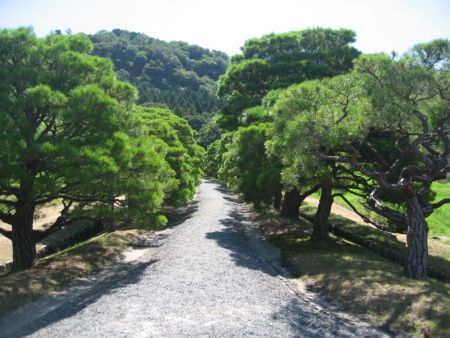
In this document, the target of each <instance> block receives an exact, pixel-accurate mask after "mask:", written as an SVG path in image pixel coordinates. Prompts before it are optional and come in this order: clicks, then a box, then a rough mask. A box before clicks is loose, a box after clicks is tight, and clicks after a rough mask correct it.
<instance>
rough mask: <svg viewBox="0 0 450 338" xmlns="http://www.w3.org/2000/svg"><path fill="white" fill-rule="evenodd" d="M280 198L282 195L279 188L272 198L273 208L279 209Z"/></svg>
mask: <svg viewBox="0 0 450 338" xmlns="http://www.w3.org/2000/svg"><path fill="white" fill-rule="evenodd" d="M281 199H282V195H281V189H280V190H277V192H276V193H275V196H274V198H273V208H274V209H275V210H280V208H281Z"/></svg>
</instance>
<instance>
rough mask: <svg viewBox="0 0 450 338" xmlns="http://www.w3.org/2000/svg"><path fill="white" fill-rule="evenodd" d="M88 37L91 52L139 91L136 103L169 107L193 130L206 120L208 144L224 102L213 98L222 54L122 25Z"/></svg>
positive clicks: (224, 65)
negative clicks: (106, 59) (215, 120)
mask: <svg viewBox="0 0 450 338" xmlns="http://www.w3.org/2000/svg"><path fill="white" fill-rule="evenodd" d="M89 38H90V39H91V41H92V42H93V45H94V49H93V51H92V54H93V55H97V56H101V57H106V58H109V59H111V60H112V61H113V63H114V68H115V71H116V73H117V76H118V79H119V80H120V81H125V82H129V83H131V84H132V85H133V86H135V87H136V88H137V89H138V91H139V98H138V100H137V102H136V103H137V104H139V105H141V106H145V107H156V108H167V109H170V110H172V111H173V112H174V113H175V114H176V115H178V116H180V117H183V118H184V119H186V120H187V121H188V122H189V124H190V126H191V127H192V128H193V129H194V130H196V131H200V130H201V129H202V127H203V126H205V125H207V124H208V123H209V125H207V126H205V127H204V129H203V130H202V132H201V135H202V137H203V140H202V141H201V142H200V143H201V144H202V145H204V146H206V145H207V144H208V143H210V141H209V140H208V139H207V138H208V137H209V135H207V134H208V132H210V133H211V129H214V126H213V123H212V121H211V120H212V117H213V116H214V114H215V113H216V112H217V111H219V110H220V109H221V108H222V107H223V105H224V103H225V100H224V99H219V98H218V97H217V89H218V88H217V81H218V80H219V77H220V76H221V75H223V74H224V73H225V71H226V69H227V67H228V64H229V57H228V56H227V54H225V53H223V52H220V51H215V50H212V51H211V50H209V49H206V48H202V47H200V46H197V45H189V44H188V43H186V42H181V41H171V42H165V41H162V40H158V39H155V38H151V37H149V36H147V35H145V34H143V33H135V32H129V31H126V30H121V29H114V30H113V31H112V32H108V31H100V32H98V33H96V34H94V35H89ZM211 124H212V125H211ZM215 135H216V134H215ZM214 137H217V135H216V136H214Z"/></svg>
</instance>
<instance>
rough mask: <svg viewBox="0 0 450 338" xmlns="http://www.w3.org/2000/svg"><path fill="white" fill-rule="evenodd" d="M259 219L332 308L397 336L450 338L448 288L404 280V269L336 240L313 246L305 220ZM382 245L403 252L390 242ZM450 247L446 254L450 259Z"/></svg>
mask: <svg viewBox="0 0 450 338" xmlns="http://www.w3.org/2000/svg"><path fill="white" fill-rule="evenodd" d="M307 208H309V209H310V211H313V210H312V209H313V207H311V206H308V207H307ZM302 209H303V207H302ZM302 211H303V212H304V211H305V210H302ZM333 217H335V216H333ZM255 218H256V221H257V224H258V226H259V227H260V228H261V229H262V231H263V233H264V234H265V236H266V237H267V238H268V239H269V240H270V241H271V242H272V243H273V244H274V245H275V246H277V247H279V248H280V249H281V251H282V255H283V257H284V258H285V259H286V261H287V262H288V263H289V264H290V266H291V268H292V269H293V271H294V272H295V273H296V274H297V276H298V278H300V279H301V280H303V281H304V282H305V283H306V284H307V286H308V287H309V288H311V290H313V291H317V292H320V293H321V294H323V295H325V296H326V298H327V299H328V300H329V301H330V302H331V303H334V304H335V305H338V306H340V307H341V308H343V309H344V310H346V311H349V312H351V313H353V314H355V315H357V316H360V317H361V318H364V319H369V320H370V321H371V322H373V323H374V324H375V325H377V326H379V327H382V328H384V329H389V330H391V331H393V332H395V333H397V334H398V333H401V332H407V333H409V334H411V335H414V336H417V337H448V336H450V320H449V318H450V285H449V284H445V283H441V282H437V281H434V280H428V281H425V282H424V281H416V280H412V279H408V278H405V277H403V268H402V267H401V266H399V265H396V264H394V263H391V262H390V261H388V260H386V259H383V258H381V257H379V256H377V255H375V254H374V253H372V252H370V251H368V250H366V249H364V248H361V247H359V246H357V245H354V244H352V243H349V242H347V241H345V240H342V239H340V238H337V237H333V238H332V240H331V241H330V242H325V243H322V242H316V241H311V240H310V238H309V237H310V234H311V231H312V226H311V224H310V223H309V222H308V221H306V220H304V219H298V220H292V219H282V218H280V217H278V214H277V213H267V214H259V215H256V216H255ZM372 235H373V236H377V237H380V236H381V235H377V234H375V233H374V234H372ZM381 237H383V236H381ZM381 239H382V240H383V241H384V240H385V241H387V243H391V244H395V245H399V247H401V246H402V244H398V243H397V241H396V240H395V239H394V238H390V239H389V236H388V238H381ZM446 247H447V248H446V250H447V251H446V252H445V253H443V254H444V255H445V254H446V255H447V257H450V246H446ZM448 265H450V264H448Z"/></svg>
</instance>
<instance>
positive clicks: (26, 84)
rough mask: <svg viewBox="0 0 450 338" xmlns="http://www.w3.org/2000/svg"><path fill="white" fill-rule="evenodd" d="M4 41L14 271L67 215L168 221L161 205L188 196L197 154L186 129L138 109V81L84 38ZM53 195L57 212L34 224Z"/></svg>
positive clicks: (2, 160)
mask: <svg viewBox="0 0 450 338" xmlns="http://www.w3.org/2000/svg"><path fill="white" fill-rule="evenodd" d="M0 46H1V47H0V73H1V78H2V81H1V83H0V145H1V146H0V220H1V221H3V222H5V223H7V224H10V225H11V226H12V230H11V231H8V230H5V229H0V233H2V234H3V235H5V236H6V237H8V238H10V239H11V240H12V243H13V269H15V270H21V269H26V268H28V267H30V266H31V265H32V264H33V261H34V259H35V257H36V249H35V244H36V242H37V241H40V240H41V239H43V238H45V237H46V236H47V235H48V234H49V233H51V232H53V231H56V230H58V229H60V228H61V227H62V226H63V225H65V224H67V222H68V220H69V218H71V217H74V216H76V215H84V216H89V215H90V216H95V217H101V218H102V219H103V220H105V221H108V222H133V223H137V224H139V225H142V226H150V227H152V226H157V225H159V224H161V223H162V222H164V220H163V219H161V217H160V216H157V215H156V211H157V208H158V207H159V206H160V205H161V204H162V203H163V202H166V203H172V204H177V203H181V202H183V201H186V200H187V199H188V198H189V197H190V195H192V194H193V191H194V185H195V184H196V183H198V182H199V177H200V175H201V171H200V169H199V164H200V161H201V160H200V157H201V155H202V151H201V149H200V148H199V147H198V146H196V145H195V144H194V143H195V142H194V138H193V131H192V129H191V128H190V127H189V126H188V125H187V123H186V122H185V121H183V120H181V119H180V118H178V117H176V116H174V115H173V114H171V113H170V112H169V111H153V110H151V109H145V108H136V107H135V105H134V101H135V98H136V90H135V88H134V87H132V86H131V85H130V84H126V83H123V82H119V81H117V80H116V74H115V73H114V71H113V65H112V63H111V61H109V60H107V59H104V58H100V57H96V56H92V55H89V53H90V51H91V49H92V44H91V42H90V41H89V39H88V38H87V37H86V36H83V35H70V36H63V35H57V34H53V35H49V36H47V37H46V38H42V39H40V38H37V37H36V36H35V35H34V33H33V31H32V30H31V29H28V28H19V29H17V30H1V31H0ZM158 128H159V131H158ZM178 185H180V186H181V189H180V191H179V192H178ZM54 200H60V201H61V203H62V206H63V209H62V212H61V217H59V218H58V219H57V220H56V222H55V223H54V224H53V225H52V226H51V227H50V228H49V229H48V230H46V231H43V232H40V231H36V230H33V216H34V214H35V211H36V208H37V207H40V206H42V205H45V204H46V203H49V202H51V201H54Z"/></svg>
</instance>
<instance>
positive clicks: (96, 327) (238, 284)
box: [0, 181, 386, 337]
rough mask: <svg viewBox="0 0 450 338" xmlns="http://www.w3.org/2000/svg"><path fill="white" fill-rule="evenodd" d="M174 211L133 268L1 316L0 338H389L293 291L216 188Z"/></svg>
mask: <svg viewBox="0 0 450 338" xmlns="http://www.w3.org/2000/svg"><path fill="white" fill-rule="evenodd" d="M180 212H181V213H182V214H183V217H181V216H180V220H179V221H178V222H174V223H173V224H171V226H170V227H168V228H167V229H165V230H163V231H162V232H160V233H159V234H158V235H157V236H155V237H154V238H153V239H152V240H150V243H148V244H149V246H150V247H149V248H147V249H146V250H145V251H142V250H141V251H139V254H140V256H139V257H138V258H137V259H134V260H133V262H128V263H126V264H124V263H123V262H122V263H120V264H119V263H117V264H115V265H112V266H110V267H109V268H108V269H106V270H104V271H102V272H101V273H100V274H97V275H95V276H91V277H89V278H87V279H83V280H78V281H77V282H75V283H74V284H73V285H72V287H71V288H69V289H67V290H65V291H64V292H62V293H58V294H55V295H52V296H49V297H46V298H44V299H42V300H40V301H38V303H37V304H31V305H29V306H28V307H25V308H23V309H19V310H17V311H15V312H13V313H11V315H10V316H7V317H5V318H2V320H0V327H2V329H0V336H5V337H6V336H7V337H23V336H31V337H105V336H109V337H244V336H252V337H253V336H254V337H381V336H386V335H385V334H383V333H381V332H379V331H377V330H375V329H374V328H371V327H369V326H368V325H365V324H364V323H360V322H358V321H356V320H351V319H350V318H348V319H345V318H343V316H337V315H335V314H334V313H333V312H332V311H330V310H329V309H328V310H327V309H325V308H323V307H322V306H320V305H318V304H316V303H314V302H311V301H307V300H306V299H305V298H304V297H300V296H299V295H298V293H296V292H294V291H293V290H294V289H295V288H294V286H293V284H291V282H290V281H289V276H288V275H287V274H286V272H285V271H284V270H283V269H282V268H281V267H280V266H279V264H278V262H277V251H276V250H275V249H273V248H271V247H270V246H268V245H267V244H266V243H265V242H263V241H262V240H261V239H260V238H259V237H258V232H257V230H256V229H254V228H253V227H252V225H251V222H250V214H249V211H248V210H247V209H246V206H245V205H244V204H242V203H240V202H239V200H238V199H237V198H236V197H235V196H234V195H233V194H230V193H229V192H228V191H227V190H225V189H222V188H220V186H219V185H218V184H217V183H215V182H212V181H204V183H203V184H202V185H201V186H200V187H199V192H198V194H197V196H196V199H195V201H194V202H192V203H191V204H190V205H189V206H188V207H186V208H184V209H182V210H181V211H180ZM39 302H41V303H39ZM36 306H38V307H39V308H40V309H41V310H42V309H45V311H39V312H36ZM25 317H29V320H28V321H24V320H23V319H24V318H25ZM13 322H15V323H16V325H13V324H14V323H13ZM6 323H9V324H10V325H6ZM18 323H20V325H19V324H18Z"/></svg>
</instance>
